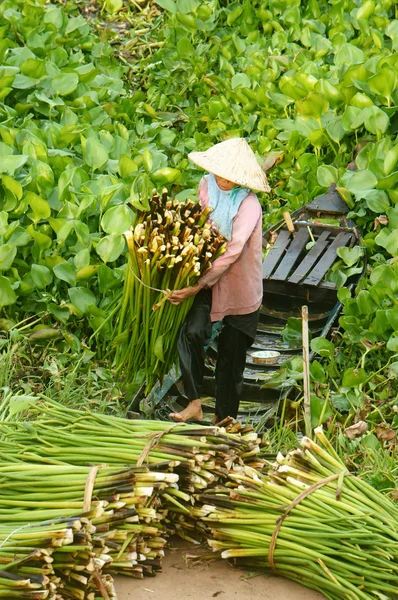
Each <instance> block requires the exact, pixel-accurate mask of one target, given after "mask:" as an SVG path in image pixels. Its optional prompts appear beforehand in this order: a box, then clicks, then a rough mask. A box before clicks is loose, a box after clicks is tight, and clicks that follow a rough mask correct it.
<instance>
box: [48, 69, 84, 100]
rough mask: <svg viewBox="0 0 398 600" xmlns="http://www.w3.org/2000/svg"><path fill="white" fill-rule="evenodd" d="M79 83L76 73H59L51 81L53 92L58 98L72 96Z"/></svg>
mask: <svg viewBox="0 0 398 600" xmlns="http://www.w3.org/2000/svg"><path fill="white" fill-rule="evenodd" d="M78 83H79V76H78V75H77V73H60V74H59V75H57V76H56V77H54V79H53V80H52V86H53V88H54V91H55V92H56V93H57V94H59V95H60V96H68V95H69V94H72V92H74V91H75V89H76V88H77V85H78Z"/></svg>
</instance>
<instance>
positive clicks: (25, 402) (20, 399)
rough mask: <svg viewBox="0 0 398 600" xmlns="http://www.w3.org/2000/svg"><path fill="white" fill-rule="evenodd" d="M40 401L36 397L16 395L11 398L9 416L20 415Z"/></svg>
mask: <svg viewBox="0 0 398 600" xmlns="http://www.w3.org/2000/svg"><path fill="white" fill-rule="evenodd" d="M37 401H38V398H37V397H36V396H29V395H27V394H14V395H13V396H11V398H9V400H8V402H9V409H8V411H9V415H10V417H13V416H14V415H18V414H20V413H23V412H25V411H26V410H27V409H28V408H29V407H30V406H32V405H33V404H35V403H36V402H37Z"/></svg>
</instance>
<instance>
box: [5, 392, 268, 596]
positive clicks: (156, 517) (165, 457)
mask: <svg viewBox="0 0 398 600" xmlns="http://www.w3.org/2000/svg"><path fill="white" fill-rule="evenodd" d="M29 417H30V420H29V421H25V420H24V421H22V420H21V421H14V420H6V421H4V422H2V423H1V424H0V438H1V448H2V451H1V453H0V531H1V526H2V523H7V528H8V529H6V530H5V534H4V538H6V537H7V535H9V533H11V534H12V535H11V536H10V538H9V539H8V540H7V541H6V542H5V543H4V548H5V549H7V547H8V546H10V547H11V548H14V547H15V542H16V540H17V539H24V538H22V537H20V538H19V537H15V536H21V535H22V534H24V535H25V536H30V538H29V539H30V540H31V543H30V544H27V545H25V544H22V546H21V548H19V549H18V551H17V552H16V553H15V554H13V555H12V556H13V561H12V563H13V564H8V565H7V567H6V568H7V571H8V572H9V573H10V574H12V577H14V578H15V577H16V578H22V579H23V578H25V579H26V578H27V576H28V574H29V573H31V571H30V570H28V571H26V570H21V568H22V567H21V565H25V562H26V561H28V562H29V561H30V558H28V556H29V554H30V553H31V550H32V548H33V549H37V551H38V552H43V553H44V554H45V556H47V555H50V556H51V558H53V559H54V562H53V563H52V565H53V566H52V567H51V568H50V567H48V565H47V563H45V561H42V562H43V564H41V563H40V564H39V563H38V562H37V561H36V562H34V563H32V562H31V561H30V562H29V564H28V567H29V569H30V568H31V566H32V564H33V567H34V568H35V569H36V570H35V571H34V574H35V575H37V577H39V578H42V579H43V578H45V577H47V579H49V581H48V582H47V579H45V582H47V583H46V585H50V584H51V586H52V588H51V589H52V590H53V591H52V592H51V593H53V592H54V590H55V592H54V593H56V594H57V596H56V598H57V600H61V598H62V599H64V600H67V599H69V598H77V599H78V600H85V599H87V600H93V598H94V595H93V594H94V592H93V591H92V588H93V586H94V585H98V584H100V585H105V586H107V587H108V588H109V590H108V592H107V594H108V596H109V598H111V597H113V596H112V594H113V591H112V579H111V577H110V575H111V574H115V573H121V574H124V575H130V576H132V577H143V576H144V575H154V574H155V573H156V571H159V570H160V569H161V561H162V557H163V555H164V547H165V545H166V542H167V538H168V536H169V535H170V534H171V533H174V532H175V531H177V532H178V533H179V534H180V535H181V536H183V537H186V538H187V539H192V540H194V541H195V540H198V539H201V536H203V534H204V533H205V528H204V526H203V524H201V523H199V524H198V523H197V522H196V520H195V518H194V517H193V515H192V508H193V504H194V496H195V494H196V493H202V492H203V491H204V490H205V489H206V488H207V487H208V486H209V485H214V484H217V483H218V482H220V481H223V480H226V477H227V474H228V471H229V470H230V469H231V468H232V467H233V465H234V464H235V463H239V464H241V465H243V464H248V465H257V466H259V464H260V463H259V461H258V460H257V455H258V453H259V438H258V436H257V435H256V434H255V433H254V432H253V431H251V430H249V429H245V428H244V427H242V426H240V425H235V426H233V427H232V428H231V429H232V430H231V431H229V432H228V431H225V430H224V429H220V428H216V427H197V426H192V425H185V424H173V425H170V424H169V423H162V422H159V421H128V420H125V419H122V418H117V417H110V416H105V415H101V414H96V413H89V412H84V411H77V410H72V409H68V408H66V407H64V406H62V405H60V404H57V403H56V402H53V401H51V400H49V399H46V400H43V401H42V402H39V403H38V404H37V405H35V406H32V407H30V409H29ZM5 418H6V419H7V415H6V417H5ZM14 418H15V417H14ZM260 462H261V461H260ZM92 464H95V465H97V466H87V465H92ZM49 489H51V496H49V494H48V490H49ZM75 515H80V516H75ZM59 517H62V519H63V520H65V522H66V523H72V522H73V523H83V524H84V527H83V526H82V527H81V528H80V529H79V528H78V529H77V530H76V533H73V532H71V531H69V530H71V526H70V525H68V528H69V530H68V537H67V538H65V542H64V544H65V548H64V547H62V549H59V548H57V549H56V550H55V551H53V550H52V542H51V540H49V539H48V536H45V539H44V541H42V538H41V537H40V535H39V536H37V535H36V533H35V532H36V528H37V527H40V528H42V527H43V521H45V522H46V523H50V522H51V523H52V522H53V520H54V519H57V518H59ZM63 520H61V522H63ZM19 527H23V529H22V530H21V531H20V532H18V531H17V530H18V528H19ZM32 527H33V528H34V529H32V530H31V528H32ZM65 527H66V525H65ZM43 531H45V529H44V528H43ZM83 534H84V535H83ZM0 536H1V534H0ZM4 538H3V539H4ZM83 538H84V539H83ZM202 539H203V537H202ZM0 546H1V537H0ZM25 546H26V547H25ZM2 549H3V546H2V547H1V548H0V561H1V557H2V555H1V551H2ZM14 550H15V548H14ZM58 553H61V554H59V555H58ZM63 553H64V554H63ZM93 565H94V566H95V569H94V566H93ZM49 569H50V570H49ZM90 569H92V570H90ZM25 579H24V580H25ZM101 582H102V583H101ZM37 583H38V581H37ZM29 585H30V584H29ZM1 589H2V588H1V581H0V598H1V597H2V596H1ZM5 589H7V590H9V589H10V586H8V587H7V584H5ZM47 591H48V589H47V588H43V593H44V592H46V593H47ZM49 593H50V592H49ZM104 593H105V592H103V594H104ZM7 597H14V596H7ZM15 597H20V598H28V597H32V598H33V597H36V596H26V595H22V596H15ZM46 597H47V596H46V595H41V596H37V598H46ZM48 597H49V598H53V597H55V596H52V595H49V596H48ZM102 597H104V598H106V597H107V596H106V595H103V596H102Z"/></svg>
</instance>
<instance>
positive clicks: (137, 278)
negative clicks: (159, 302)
mask: <svg viewBox="0 0 398 600" xmlns="http://www.w3.org/2000/svg"><path fill="white" fill-rule="evenodd" d="M129 269H130V271H131V273H132V274H133V275H134V277H135V278H136V280H137V281H139V282H140V283H141V284H142V285H143V286H144V287H146V288H148V290H152V291H154V292H160V293H161V294H167V290H159V289H158V288H154V287H151V286H150V285H147V284H146V283H144V282H143V281H142V279H140V278H139V277H138V275H136V274H135V273H134V271H133V269H132V268H131V267H130V265H129Z"/></svg>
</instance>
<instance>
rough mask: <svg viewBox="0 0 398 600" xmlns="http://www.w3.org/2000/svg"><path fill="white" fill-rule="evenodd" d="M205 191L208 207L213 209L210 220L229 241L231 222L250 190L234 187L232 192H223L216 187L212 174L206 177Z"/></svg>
mask: <svg viewBox="0 0 398 600" xmlns="http://www.w3.org/2000/svg"><path fill="white" fill-rule="evenodd" d="M207 190H208V194H209V206H211V208H212V209H213V210H212V211H211V213H210V220H211V221H212V222H213V223H214V224H215V225H216V226H217V229H218V230H219V232H220V233H221V234H222V235H223V236H224V237H225V238H226V239H227V240H230V239H231V237H232V221H233V219H234V217H235V216H236V213H237V212H238V210H239V207H240V205H241V203H242V201H243V200H244V199H245V198H246V196H247V195H248V194H249V192H250V190H249V189H248V188H245V187H241V186H239V185H236V186H235V187H234V188H232V190H230V191H228V192H224V191H223V190H221V189H220V188H219V187H218V185H217V181H216V178H215V175H213V173H210V174H209V176H208V179H207Z"/></svg>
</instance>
